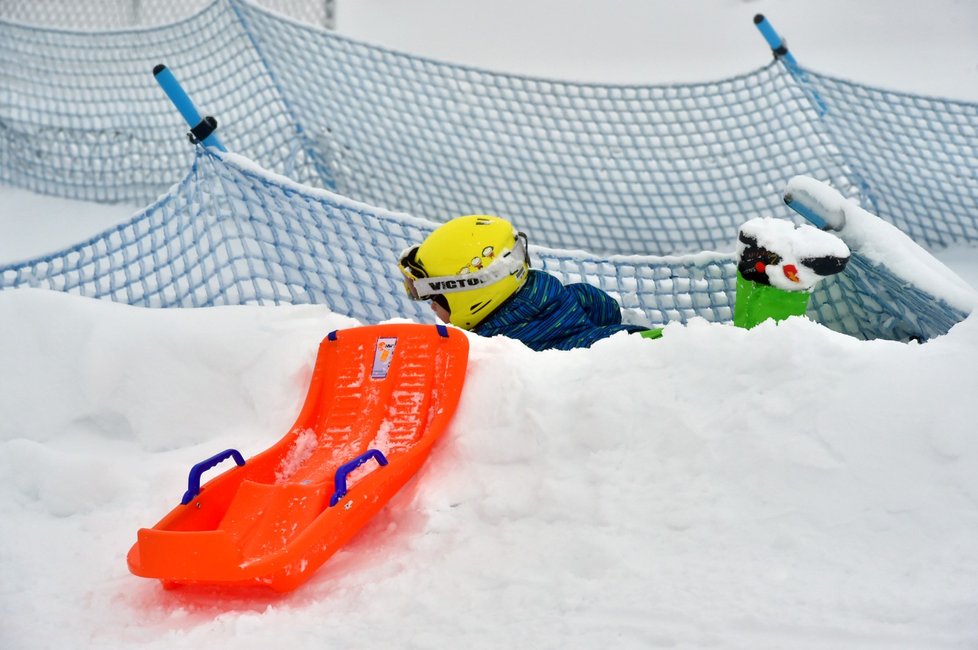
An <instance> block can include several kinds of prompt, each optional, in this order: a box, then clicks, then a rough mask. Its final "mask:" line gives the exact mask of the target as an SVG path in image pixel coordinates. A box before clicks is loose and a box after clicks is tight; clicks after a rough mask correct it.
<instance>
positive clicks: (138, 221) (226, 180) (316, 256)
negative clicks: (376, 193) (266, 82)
mask: <svg viewBox="0 0 978 650" xmlns="http://www.w3.org/2000/svg"><path fill="white" fill-rule="evenodd" d="M196 151H197V156H196V159H195V162H194V164H193V166H192V170H191V172H190V174H188V176H187V177H186V178H184V179H183V181H181V182H180V183H178V184H177V185H175V186H173V187H172V188H171V189H170V191H169V192H168V193H167V194H166V195H164V196H163V197H162V198H160V199H159V200H158V201H156V202H155V203H153V204H152V205H150V206H149V207H148V208H146V209H145V210H143V211H142V212H141V213H140V214H138V215H136V216H135V217H133V219H132V220H131V221H129V222H127V223H124V224H121V225H119V226H118V227H116V228H113V229H111V230H109V231H106V232H104V233H102V234H101V235H99V236H97V237H95V238H93V239H91V240H89V241H87V242H84V243H82V244H79V245H77V246H73V247H71V248H69V249H66V250H64V251H61V252H58V253H56V254H53V255H49V256H46V257H43V258H39V259H36V260H31V261H28V262H24V263H21V264H15V265H10V266H7V267H4V268H0V287H22V286H31V287H39V288H45V289H53V290H58V291H67V292H70V293H75V294H79V295H84V296H89V297H93V298H106V299H111V300H116V301H120V302H125V303H128V304H132V305H140V306H147V307H202V306H211V305H228V304H281V303H317V304H324V305H327V306H328V307H329V308H330V309H331V310H332V311H334V312H337V313H341V314H346V315H349V316H352V317H354V318H357V319H359V320H361V321H362V322H365V323H367V322H377V321H380V320H385V319H389V318H394V317H408V318H413V319H416V320H420V321H426V320H432V319H433V315H432V313H431V311H430V309H428V307H427V303H421V302H416V301H412V300H410V299H409V298H408V296H407V294H406V292H405V291H404V288H403V287H402V286H401V284H400V272H399V271H398V269H397V266H396V258H395V256H396V254H397V252H398V251H401V250H403V249H404V248H406V247H407V246H408V245H409V244H414V243H417V242H419V241H421V240H422V239H423V238H424V237H425V236H426V235H427V233H429V232H430V231H431V230H433V229H434V228H435V227H436V226H437V224H436V223H434V222H431V221H426V220H423V219H419V218H417V217H413V216H409V215H406V214H399V213H393V212H388V211H386V210H381V209H378V208H372V207H370V206H368V205H366V204H363V203H358V202H353V201H351V200H349V199H347V198H345V197H342V196H340V195H337V194H334V193H332V192H329V191H327V190H319V189H315V188H310V187H305V186H302V185H299V184H296V183H295V182H293V181H291V180H289V179H287V178H284V177H282V176H278V175H274V174H271V173H269V172H266V171H263V170H261V169H259V168H257V167H256V166H254V165H253V164H252V163H251V162H250V161H248V160H246V159H243V158H241V157H240V156H236V155H233V154H218V153H215V152H212V151H210V150H207V149H204V148H201V147H198V148H196ZM733 237H736V231H734V232H733V233H731V238H733ZM531 252H532V256H533V259H534V260H535V261H536V263H537V264H539V265H540V266H541V268H543V269H544V270H546V271H548V272H550V273H553V274H554V275H555V276H557V277H558V278H559V279H560V280H561V281H563V282H564V283H567V282H579V281H583V282H588V283H590V284H593V285H595V286H598V287H600V288H602V289H604V290H606V291H608V292H609V293H611V294H612V295H613V296H615V297H616V298H617V299H618V300H619V301H620V302H621V304H622V306H623V308H624V310H625V313H626V315H627V320H628V321H630V322H632V323H639V324H643V325H648V326H656V325H664V324H667V323H671V322H680V323H685V322H687V321H688V320H689V319H691V318H694V317H700V318H704V319H706V320H709V321H711V322H719V323H729V322H730V321H731V320H732V317H733V307H734V299H735V286H736V265H735V261H734V258H733V256H732V255H730V254H722V253H697V254H692V255H681V256H669V257H653V256H611V257H601V256H596V255H593V254H585V253H582V252H576V251H562V250H557V249H552V248H541V247H533V248H532V251H531ZM823 284H824V285H825V286H824V287H822V288H820V289H819V290H818V291H817V292H816V294H815V295H814V297H813V300H812V311H811V315H812V316H813V318H815V319H816V320H819V321H820V322H822V323H824V324H825V325H826V326H828V327H831V328H833V329H836V330H838V331H841V332H844V333H847V334H852V335H854V336H859V337H863V338H895V339H907V338H911V337H913V338H919V339H927V338H931V337H932V336H935V335H937V334H942V333H944V332H946V331H947V329H948V328H950V327H951V325H953V324H954V323H955V322H957V321H959V320H961V319H962V318H963V317H964V314H963V313H961V312H960V311H958V310H955V309H953V308H951V307H949V306H948V305H947V304H946V303H945V302H943V301H942V300H941V299H940V297H935V296H932V295H929V294H927V293H925V292H922V291H919V290H917V289H915V288H913V287H912V286H911V287H907V286H905V285H906V281H905V280H900V279H898V278H896V277H895V276H894V275H893V274H892V273H891V272H890V271H889V270H888V269H886V268H885V267H881V266H878V265H872V264H870V263H868V262H866V261H865V260H862V259H861V258H858V256H857V259H856V260H854V262H853V263H852V264H851V268H850V269H848V270H847V271H846V273H845V274H843V275H842V276H838V277H837V278H834V279H830V280H829V281H827V282H825V283H823Z"/></svg>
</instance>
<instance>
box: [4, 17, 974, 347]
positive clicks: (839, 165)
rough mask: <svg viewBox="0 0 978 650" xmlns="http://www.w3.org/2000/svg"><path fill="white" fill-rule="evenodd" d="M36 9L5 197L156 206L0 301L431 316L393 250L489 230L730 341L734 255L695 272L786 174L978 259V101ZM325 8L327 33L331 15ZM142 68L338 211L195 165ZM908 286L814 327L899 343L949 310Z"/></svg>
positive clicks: (771, 69) (834, 306)
mask: <svg viewBox="0 0 978 650" xmlns="http://www.w3.org/2000/svg"><path fill="white" fill-rule="evenodd" d="M295 1H296V3H298V0H295ZM282 2H283V3H284V2H285V0H282ZM24 4H30V3H17V4H12V3H5V4H3V5H2V6H3V7H4V10H3V11H0V18H2V19H3V20H0V182H2V183H5V184H9V185H14V186H19V187H24V188H27V189H30V190H33V191H36V192H41V193H47V194H54V195H59V196H65V197H69V198H77V199H86V200H95V201H105V202H116V201H128V202H138V203H141V204H144V205H145V204H146V203H149V202H151V201H154V202H153V203H152V204H151V205H150V207H149V208H147V210H146V211H144V212H143V214H142V215H141V216H140V217H138V218H137V219H135V220H134V221H132V222H131V223H128V224H126V225H124V226H121V227H120V228H118V229H115V230H113V231H110V232H109V233H105V234H104V235H101V236H99V237H97V238H95V239H94V240H92V241H90V242H86V243H84V244H81V245H79V246H77V247H74V248H72V249H70V250H69V251H65V252H62V253H59V254H56V255H53V256H49V257H46V258H44V259H41V260H35V261H32V262H29V263H26V264H23V265H19V266H14V267H8V268H6V269H4V270H3V286H22V285H25V284H26V285H36V286H49V287H51V288H59V289H62V290H66V291H73V292H77V293H82V294H84V295H92V296H98V297H107V298H112V299H116V300H122V301H125V302H130V303H132V304H140V305H150V306H161V307H162V306H200V305H211V304H228V303H235V302H259V303H279V302H322V303H325V304H328V305H329V306H330V307H331V308H333V309H334V310H336V311H338V312H340V313H346V314H349V315H351V316H354V317H356V318H360V319H362V320H364V321H374V320H378V319H382V318H390V317H393V316H403V315H406V314H407V315H411V314H413V315H414V316H416V317H426V316H427V312H426V311H425V310H421V311H419V309H420V308H419V306H418V305H417V304H415V303H412V302H410V301H408V300H407V299H406V297H405V296H403V295H401V292H400V289H399V287H397V285H396V282H393V283H392V282H391V281H390V274H391V260H390V259H389V255H390V254H391V251H399V250H400V249H401V248H402V247H403V246H405V245H407V244H408V243H416V242H417V241H419V240H420V239H421V237H422V236H423V234H424V233H425V232H427V231H428V230H430V229H431V228H432V227H434V226H433V224H434V223H436V222H440V221H444V220H447V219H448V218H451V217H454V216H457V215H460V214H470V213H490V214H500V215H502V216H505V217H507V218H509V219H510V220H511V221H513V222H514V223H516V224H517V225H518V226H519V227H520V228H521V229H522V230H525V231H527V232H529V233H530V235H531V237H532V239H533V241H534V242H536V243H538V244H542V245H545V246H546V247H547V248H546V249H542V250H541V251H540V252H539V253H538V254H537V256H536V259H539V260H542V263H543V266H544V268H545V269H546V270H549V271H551V272H553V273H554V274H555V275H557V276H558V277H560V278H562V279H564V280H565V281H576V280H584V281H588V282H591V283H593V284H596V285H597V286H600V287H602V288H603V289H606V290H607V291H609V292H611V293H613V294H614V295H615V296H616V297H618V298H619V299H620V300H621V302H622V304H623V306H624V307H625V309H626V310H627V311H628V313H629V314H630V315H631V316H632V317H634V319H635V320H636V322H641V323H644V324H648V325H660V324H664V323H667V322H673V321H681V322H684V321H686V320H688V319H689V318H691V317H693V316H701V317H704V318H706V319H708V320H711V321H715V322H729V321H730V320H731V317H732V309H733V306H732V305H733V302H732V296H733V290H734V286H735V281H734V276H735V274H734V272H733V260H732V257H731V254H729V253H722V252H721V253H715V254H713V253H711V254H706V253H696V254H689V255H687V254H686V253H690V252H693V251H703V250H714V251H732V249H733V245H734V237H735V234H736V232H737V228H738V226H739V225H740V224H741V223H743V222H744V221H746V220H748V219H751V218H754V217H757V216H765V215H775V216H784V217H792V218H793V216H794V215H793V213H791V212H789V211H788V209H787V208H785V206H784V205H783V203H782V200H781V191H782V188H783V187H784V184H785V181H786V180H787V179H789V178H791V177H792V176H795V175H798V174H804V175H807V176H811V177H814V178H816V179H819V180H822V181H826V182H828V183H830V184H831V185H832V186H834V187H835V188H836V189H838V190H839V191H840V192H842V193H843V194H844V195H845V196H849V197H852V198H855V199H857V200H858V201H859V202H860V203H861V204H863V205H865V206H866V207H867V208H868V209H870V210H871V211H872V212H874V213H877V214H879V215H880V216H881V217H883V218H885V219H887V220H890V221H892V222H894V223H895V224H896V225H897V226H898V227H900V228H901V229H902V230H904V231H905V232H907V233H908V234H910V235H911V236H913V237H914V238H916V239H917V240H918V241H920V242H921V243H924V244H929V245H943V244H949V243H954V242H973V241H976V240H978V223H976V219H978V205H976V203H978V127H976V126H975V125H976V124H978V120H976V118H978V115H976V112H978V105H975V104H967V103H962V102H953V101H947V100H940V99H932V98H922V97H917V96H913V95H906V94H899V93H893V92H886V91H881V90H877V89H873V88H868V87H865V86H861V85H858V84H854V83H851V82H845V81H840V80H838V79H833V78H830V77H826V76H823V75H818V74H815V73H811V72H808V71H803V70H800V69H795V68H788V67H786V66H784V65H783V64H781V63H779V62H772V63H771V64H769V65H767V66H765V67H763V68H760V69H758V70H755V71H753V72H750V73H748V74H745V75H741V76H738V77H734V78H731V79H726V80H721V81H718V82H714V83H702V84H680V85H664V86H638V85H602V84H580V83H568V82H560V81H550V80H544V79H535V78H528V77H521V76H515V75H506V74H500V73H495V72H491V71H487V70H480V69H475V68H471V67H465V66H458V65H452V64H448V63H444V62H438V61H432V60H429V59H425V58H422V57H417V56H411V55H407V54H404V53H400V52H395V51H391V50H388V49H384V48H381V47H376V46H373V45H369V44H365V43H362V42H358V41H355V40H352V39H349V38H346V37H343V36H342V35H339V34H337V33H335V32H333V31H329V30H325V29H322V28H321V27H318V26H316V25H312V24H308V23H304V22H301V21H296V20H293V19H290V18H289V17H287V16H283V15H281V14H280V13H277V11H270V10H269V9H268V8H266V7H263V6H261V5H259V4H255V3H254V2H251V1H249V0H214V1H213V2H211V3H210V4H206V5H203V4H201V6H200V8H199V11H198V12H197V13H195V14H192V15H188V16H186V17H182V18H177V17H176V16H175V15H172V16H168V17H167V19H166V20H167V22H166V23H165V24H160V25H158V26H151V27H131V26H128V25H130V24H132V23H127V26H124V27H122V28H116V26H115V25H112V26H111V27H113V29H111V30H109V31H105V30H104V28H105V27H107V25H104V24H99V25H96V26H97V27H98V28H100V29H103V31H97V32H92V31H79V30H78V29H75V30H73V31H68V30H65V29H62V28H58V27H51V26H47V27H45V26H38V25H29V24H26V23H27V22H30V21H29V20H28V18H26V17H25V16H16V15H15V16H12V15H11V12H10V11H8V10H9V9H10V7H21V6H22V5H24ZM51 4H52V6H53V5H54V3H51ZM135 4H139V3H135ZM157 4H158V3H153V6H156V5H157ZM263 4H264V3H263ZM62 5H63V6H67V7H73V6H75V5H74V4H73V3H60V4H58V6H62ZM30 6H33V7H35V9H36V10H37V11H42V9H43V7H44V6H47V5H46V3H34V4H32V5H30ZM132 6H134V5H132ZM140 6H146V7H148V6H150V3H145V4H142V5H140ZM322 6H323V7H326V8H327V10H328V11H329V15H330V16H332V9H331V8H332V6H333V4H332V2H329V3H325V4H324V5H322ZM196 7H197V5H196V4H194V3H187V4H185V5H181V4H180V3H179V2H178V3H174V4H173V8H174V11H175V12H177V13H180V12H182V11H184V10H187V9H189V8H196ZM273 8H275V9H279V10H280V9H281V8H282V7H281V6H279V7H274V6H273ZM70 20H74V18H71V19H70ZM70 20H69V22H70ZM330 20H332V18H329V19H328V20H327V22H329V21H330ZM35 22H37V21H35ZM78 26H79V25H75V27H78ZM158 63H165V64H166V65H167V66H168V67H169V68H170V69H171V70H172V71H173V72H174V74H175V75H176V76H177V78H178V79H180V81H182V82H183V84H184V86H185V87H186V89H187V91H188V93H189V95H190V96H191V97H192V98H193V99H194V100H195V101H196V102H197V104H198V106H199V107H200V108H201V112H202V113H203V114H213V115H216V116H217V118H218V122H219V130H218V132H219V134H220V137H221V139H222V140H223V142H224V144H225V145H227V147H228V148H229V149H230V150H231V151H234V152H237V153H239V154H242V155H243V156H246V157H247V158H248V159H249V160H251V161H254V163H257V165H258V167H260V168H261V170H269V171H270V172H274V173H276V174H282V175H284V176H286V177H288V178H290V179H292V180H293V181H298V182H299V183H302V184H304V185H311V186H317V187H320V188H325V189H327V190H332V191H334V192H335V194H334V193H329V192H327V193H324V194H320V193H317V191H316V190H314V189H311V188H309V187H304V186H302V185H295V184H290V183H289V182H285V181H284V180H283V179H281V178H280V177H278V176H275V175H274V174H272V175H269V174H268V173H266V172H264V171H261V170H259V169H257V168H253V165H252V164H251V163H250V162H249V163H248V164H243V163H242V160H241V159H238V158H236V157H232V158H231V159H224V158H219V157H215V156H214V155H213V154H210V153H206V152H205V153H202V152H200V151H198V153H197V155H196V156H194V153H193V152H194V150H195V149H194V147H191V146H189V145H188V144H187V143H186V141H185V140H183V139H182V138H181V137H180V134H181V133H184V132H185V131H186V130H187V127H186V126H185V125H184V124H182V122H181V119H180V117H179V114H178V113H177V111H176V110H174V109H173V108H172V107H171V106H170V104H169V103H168V101H167V100H166V98H165V97H164V96H163V93H162V92H161V91H160V89H159V88H158V87H157V86H156V84H155V81H154V80H153V78H152V74H151V71H152V69H153V67H154V66H155V65H156V64H158ZM190 168H192V170H193V171H192V173H191V174H190V175H187V170H188V169H190ZM174 184H176V185H174ZM167 188H170V189H167ZM161 194H162V195H163V196H162V198H159V199H158V197H160V195H161ZM341 197H347V198H341ZM157 199H158V200H157ZM350 199H353V200H355V201H359V202H360V203H354V202H353V201H351V200H350ZM369 206H383V208H373V207H369ZM389 211H390V212H389ZM402 213H403V214H402ZM404 214H411V215H415V217H406V216H404ZM571 249H585V250H588V251H591V252H590V253H588V254H584V253H575V252H571ZM632 255H633V256H642V257H628V256H632ZM650 255H651V256H653V257H649V256H650ZM677 255H678V256H677ZM904 284H905V282H903V281H901V280H898V279H897V278H896V276H895V275H893V274H892V273H891V272H890V271H889V270H888V269H885V268H880V267H878V266H874V265H872V264H870V263H868V262H867V261H865V260H861V258H860V257H859V256H858V254H857V255H856V259H854V262H853V263H852V268H851V269H850V270H848V271H847V272H846V273H845V274H844V275H843V276H840V277H838V278H833V279H831V280H829V281H827V282H825V283H824V286H823V287H822V288H821V289H819V291H818V292H816V294H815V296H814V298H813V301H812V310H813V314H814V315H815V316H816V317H817V318H818V319H819V320H820V321H822V322H823V323H825V324H827V325H829V326H831V327H834V328H836V329H839V330H840V331H845V332H847V333H852V334H855V335H859V336H863V337H875V336H882V337H887V338H900V339H902V338H908V337H919V338H928V337H930V336H932V335H934V334H935V333H940V332H941V331H946V329H947V328H948V327H950V325H949V323H953V322H955V321H956V320H959V319H960V318H961V317H962V314H961V313H960V312H958V311H956V310H955V309H953V308H951V307H949V306H948V305H947V304H946V303H945V302H943V301H941V299H940V298H939V297H935V296H932V295H930V294H927V293H925V292H919V291H917V290H916V289H914V288H913V287H905V286H904ZM927 310H929V312H928V313H924V312H925V311H927Z"/></svg>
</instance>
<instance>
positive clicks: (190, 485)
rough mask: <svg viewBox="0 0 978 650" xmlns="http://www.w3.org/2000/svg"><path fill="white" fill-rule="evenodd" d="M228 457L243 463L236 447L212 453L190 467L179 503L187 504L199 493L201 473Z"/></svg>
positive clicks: (240, 463)
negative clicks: (185, 488) (185, 487)
mask: <svg viewBox="0 0 978 650" xmlns="http://www.w3.org/2000/svg"><path fill="white" fill-rule="evenodd" d="M228 458H234V462H235V463H237V464H238V465H239V466H241V465H244V464H245V460H244V457H243V456H242V455H241V452H240V451H238V450H237V449H225V450H224V451H222V452H221V453H219V454H214V455H213V456H211V457H210V458H208V459H207V460H202V461H200V462H199V463H197V464H196V465H194V466H193V467H191V468H190V476H189V477H188V478H187V491H186V492H184V493H183V499H181V501H180V504H181V505H184V506H185V505H187V504H188V503H190V502H191V501H193V498H194V497H195V496H197V495H198V494H200V477H201V475H202V474H203V473H204V472H206V471H207V470H209V469H210V468H212V467H214V466H215V465H217V464H218V463H221V462H223V461H225V460H227V459H228Z"/></svg>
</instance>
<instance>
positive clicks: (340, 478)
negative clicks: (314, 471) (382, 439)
mask: <svg viewBox="0 0 978 650" xmlns="http://www.w3.org/2000/svg"><path fill="white" fill-rule="evenodd" d="M372 458H375V459H377V463H379V464H380V466H381V467H383V466H384V465H386V464H387V459H386V458H385V457H384V454H382V453H381V452H380V450H379V449H371V450H370V451H368V452H367V453H365V454H361V455H359V456H357V457H356V458H354V459H353V460H351V461H350V462H349V463H344V464H343V465H340V467H339V469H337V470H336V477H335V478H334V479H333V488H334V489H335V492H333V496H332V497H330V499H329V507H330V508H332V507H333V506H335V505H336V504H337V503H339V502H340V499H342V498H343V497H345V496H346V476H347V474H349V473H350V472H352V471H353V470H355V469H356V468H358V467H360V466H361V465H363V464H364V463H366V462H367V461H368V460H370V459H372Z"/></svg>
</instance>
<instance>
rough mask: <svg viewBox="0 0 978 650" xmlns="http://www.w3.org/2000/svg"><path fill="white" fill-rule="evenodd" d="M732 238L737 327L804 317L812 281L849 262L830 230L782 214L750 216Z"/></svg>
mask: <svg viewBox="0 0 978 650" xmlns="http://www.w3.org/2000/svg"><path fill="white" fill-rule="evenodd" d="M737 239H738V242H737V259H738V263H737V301H736V305H735V308H734V325H736V326H737V327H744V328H747V329H750V328H751V327H754V326H755V325H757V324H758V323H761V322H763V321H765V320H767V319H769V318H773V319H774V320H776V321H780V320H784V319H785V318H788V317H789V316H803V315H804V314H805V311H806V310H807V309H808V299H809V298H810V297H811V293H812V290H813V289H814V288H815V285H817V284H818V283H819V281H821V280H822V278H824V277H826V276H829V275H834V274H836V273H841V272H842V270H843V269H845V267H846V264H847V263H848V262H849V254H850V253H849V247H848V246H846V244H845V242H844V241H842V240H841V239H839V238H838V237H836V236H835V235H832V234H830V233H827V232H824V231H822V230H819V229H818V228H815V227H814V226H808V225H804V226H795V225H794V224H793V223H791V222H790V221H784V220H782V219H774V218H772V217H759V218H756V219H751V220H750V221H748V222H746V223H745V224H743V225H742V226H741V227H740V232H739V234H738V238H737Z"/></svg>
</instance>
